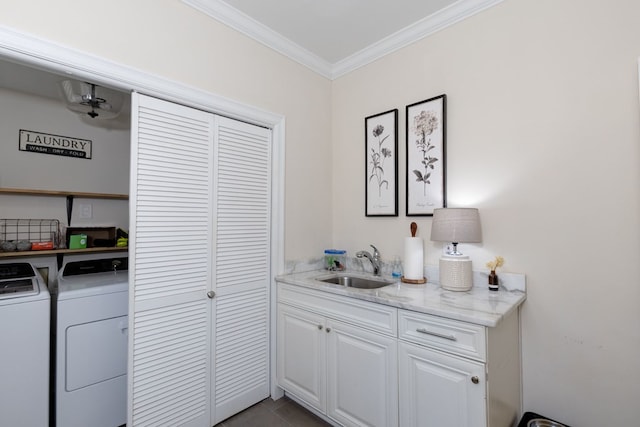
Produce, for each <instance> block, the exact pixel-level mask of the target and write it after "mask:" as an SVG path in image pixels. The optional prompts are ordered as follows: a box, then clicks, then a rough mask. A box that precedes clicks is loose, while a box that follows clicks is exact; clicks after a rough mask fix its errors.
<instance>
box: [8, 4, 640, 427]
mask: <svg viewBox="0 0 640 427" xmlns="http://www.w3.org/2000/svg"><path fill="white" fill-rule="evenodd" d="M3 3H6V4H3V5H2V15H1V16H0V25H6V26H8V27H12V28H15V29H18V30H21V31H24V32H27V33H30V34H33V35H35V36H40V37H44V38H47V39H50V40H54V41H56V42H58V43H61V44H64V45H68V46H72V47H75V48H78V49H80V50H82V51H87V52H92V53H93V54H95V55H98V56H100V57H104V58H107V59H110V60H113V61H115V62H118V63H122V64H125V65H128V66H132V67H136V68H139V69H141V70H144V71H147V72H151V73H153V74H157V75H161V76H164V77H168V78H171V79H174V80H178V81H181V82H184V83H187V84H189V85H192V86H195V87H199V88H202V89H204V90H207V91H210V92H213V93H216V94H219V95H223V96H226V97H229V98H232V99H234V100H237V101H240V102H245V103H247V104H251V105H254V106H257V107H260V108H264V109H266V110H269V111H273V112H276V113H280V114H283V115H284V116H286V123H287V138H286V140H287V147H286V150H287V151H286V153H287V154H286V155H287V157H286V221H287V222H286V229H285V232H286V241H285V252H286V253H285V257H286V258H287V259H305V258H308V257H312V256H317V254H318V253H320V251H321V250H322V249H323V248H325V247H327V246H329V245H331V246H338V247H344V248H346V249H348V250H349V252H350V253H352V254H353V253H354V252H355V251H356V250H358V249H362V248H364V247H366V246H367V245H368V244H369V243H374V244H377V246H378V247H379V248H380V250H381V252H382V254H383V256H384V257H390V256H392V255H394V254H399V255H401V251H402V246H401V245H402V237H404V236H406V235H408V233H409V230H408V229H409V223H410V222H411V220H412V219H411V218H407V217H405V216H404V213H403V212H404V182H403V179H402V178H401V180H400V212H401V214H400V216H399V217H398V218H365V217H364V195H363V192H364V185H363V184H364V182H363V181H364V174H365V171H364V159H363V155H364V153H363V145H364V143H363V133H364V131H363V125H364V122H363V119H364V117H365V116H368V115H371V114H375V113H378V112H382V111H386V110H388V109H391V108H398V109H399V110H400V114H399V119H400V126H399V131H400V132H399V138H400V141H399V142H400V146H401V149H400V153H399V154H400V159H401V161H400V176H401V177H402V176H403V174H404V166H403V163H404V106H405V105H407V104H410V103H413V102H416V101H419V100H422V99H426V98H428V97H432V96H435V95H439V94H441V93H446V94H447V96H448V102H449V108H448V116H449V121H448V160H447V167H448V171H449V173H448V198H449V204H450V206H466V205H469V206H476V207H478V208H480V211H481V216H482V222H483V232H484V242H483V243H482V244H481V245H465V246H463V247H462V249H463V250H464V251H466V252H467V253H469V254H470V255H471V256H472V258H473V260H474V262H475V266H476V268H482V266H483V264H484V262H485V261H486V260H488V259H489V258H490V257H492V256H493V255H496V254H500V255H503V256H504V257H505V259H506V264H505V270H506V271H514V272H522V273H526V275H527V281H528V299H527V302H526V303H525V305H524V308H523V311H522V315H523V318H522V329H523V352H524V357H523V359H524V367H523V368H524V372H523V375H524V405H525V406H524V409H525V410H534V411H539V412H541V413H544V414H546V415H549V416H552V417H555V418H558V419H560V420H563V421H565V422H567V423H569V424H571V425H576V426H578V425H579V426H583V427H588V426H599V425H612V426H613V425H616V426H617V425H620V426H622V425H635V424H637V417H638V416H640V410H639V409H638V405H637V401H638V396H640V373H639V372H638V369H637V367H638V361H639V360H640V327H639V325H640V308H639V306H638V304H639V302H640V285H639V283H640V263H639V262H638V260H639V259H640V224H639V222H640V221H639V220H638V219H639V218H640V172H639V171H640V168H639V167H638V162H639V161H640V148H639V140H640V120H639V109H638V70H637V59H638V57H639V56H640V45H639V44H638V40H640V25H638V20H637V17H638V16H640V4H639V3H638V2H637V1H636V0H617V1H616V2H615V3H614V4H612V3H611V2H602V1H596V0H588V1H578V0H565V1H563V2H557V1H550V0H542V1H534V0H506V1H505V2H504V3H502V4H500V5H499V6H496V7H494V8H492V9H490V10H488V11H486V12H483V13H481V14H479V15H477V16H475V17H473V18H470V19H468V20H466V21H463V22H461V23H459V24H457V25H456V26H454V27H452V28H449V29H447V30H444V31H441V32H439V33H437V34H436V35H434V36H432V37H430V38H428V39H426V40H424V41H421V42H419V43H416V44H414V45H412V46H409V47H407V48H405V49H403V50H401V51H399V52H396V53H394V54H392V55H389V56H387V57H385V58H383V59H381V60H379V61H377V62H375V63H373V64H371V65H369V66H367V67H364V68H362V69H359V70H357V71H355V72H353V73H351V74H348V75H346V76H344V77H342V78H340V79H338V80H336V81H335V82H333V83H331V82H329V81H327V80H326V79H324V78H322V77H319V76H317V75H315V74H314V73H312V72H311V71H309V70H307V69H305V68H304V67H302V66H300V65H298V64H296V63H293V62H291V61H290V60H287V59H286V58H284V57H282V56H281V55H279V54H277V53H275V52H273V51H271V50H269V49H267V48H265V47H263V46H262V45H260V44H258V43H256V42H254V41H252V40H249V39H247V38H246V37H244V36H241V35H239V34H238V33H236V32H234V31H232V30H230V29H228V28H226V27H224V26H222V25H219V24H218V23H217V22H216V21H213V20H211V19H209V18H207V17H205V16H204V15H201V14H199V13H198V12H196V11H194V10H192V9H190V8H189V7H187V6H184V5H182V4H181V3H180V2H178V1H171V2H169V1H162V2H157V1H150V0H147V1H135V2H131V1H128V0H116V1H112V2H104V3H95V4H92V5H91V7H87V6H86V2H83V1H80V0H74V1H71V0H68V1H57V2H48V1H39V2H37V3H38V4H37V6H34V4H33V2H8V1H5V2H3ZM35 10H37V13H35V12H34V11H35ZM95 20H98V21H99V22H102V23H103V25H101V26H102V27H105V26H106V28H107V29H108V31H99V32H90V31H89V27H88V26H87V25H86V23H88V22H94V21H95ZM331 141H332V144H333V146H332V145H331ZM332 214H333V218H332ZM417 222H418V224H419V227H420V234H421V235H422V236H423V237H425V239H426V240H428V235H429V227H430V220H429V219H428V218H419V219H417ZM439 251H440V248H439V247H436V246H435V245H432V244H430V243H428V244H427V254H426V261H427V262H428V263H430V264H435V263H436V262H437V258H438V254H439Z"/></svg>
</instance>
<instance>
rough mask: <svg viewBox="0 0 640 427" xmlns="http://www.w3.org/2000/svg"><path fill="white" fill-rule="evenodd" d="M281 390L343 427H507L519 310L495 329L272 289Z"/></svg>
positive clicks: (513, 416) (511, 417) (516, 390)
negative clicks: (276, 307)
mask: <svg viewBox="0 0 640 427" xmlns="http://www.w3.org/2000/svg"><path fill="white" fill-rule="evenodd" d="M277 299H278V325H277V380H278V385H279V386H280V387H282V388H283V389H284V390H285V391H286V392H288V393H290V394H291V395H293V396H295V397H296V398H298V399H299V400H301V401H303V402H305V403H306V404H307V405H309V406H311V407H313V408H315V409H316V410H317V411H318V412H319V413H322V414H324V415H326V416H328V417H330V418H331V419H332V420H333V421H335V422H336V423H338V424H339V425H344V426H385V427H387V426H389V427H394V426H398V425H399V426H401V427H405V426H407V427H409V426H411V427H432V426H433V427H440V426H446V427H488V426H490V427H508V426H512V425H515V424H517V420H518V415H519V412H520V406H521V404H520V395H521V392H520V349H519V326H518V312H517V310H514V311H513V312H512V313H511V314H509V315H508V316H507V317H505V318H504V319H502V320H501V321H500V323H499V324H498V325H497V326H496V327H485V326H480V325H476V324H473V323H468V322H463V321H459V320H453V319H449V318H445V317H440V316H433V315H428V314H424V313H419V312H414V311H410V310H404V309H396V308H394V307H390V306H387V305H384V304H377V303H372V302H367V301H362V300H358V299H356V298H350V297H346V296H341V295H335V294H332V293H330V292H322V291H317V290H315V289H310V288H307V287H304V286H295V285H291V284H287V283H279V284H278V297H277Z"/></svg>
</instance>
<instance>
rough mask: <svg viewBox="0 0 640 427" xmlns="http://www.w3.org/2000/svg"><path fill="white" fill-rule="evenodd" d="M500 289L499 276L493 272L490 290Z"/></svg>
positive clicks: (490, 277)
mask: <svg viewBox="0 0 640 427" xmlns="http://www.w3.org/2000/svg"><path fill="white" fill-rule="evenodd" d="M499 288H500V285H499V281H498V275H497V274H496V271H495V270H491V273H489V290H490V291H497V290H498V289H499Z"/></svg>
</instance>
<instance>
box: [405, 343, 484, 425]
mask: <svg viewBox="0 0 640 427" xmlns="http://www.w3.org/2000/svg"><path fill="white" fill-rule="evenodd" d="M398 353H399V376H400V378H399V384H400V394H399V396H400V425H401V426H403V427H404V426H415V427H429V426H447V427H485V426H486V402H485V400H486V383H485V368H484V364H482V363H479V362H474V361H471V360H467V359H463V358H460V357H456V356H452V355H448V354H446V353H441V352H439V351H434V350H430V349H427V348H424V347H419V346H416V345H413V344H408V343H404V342H400V344H399V352H398Z"/></svg>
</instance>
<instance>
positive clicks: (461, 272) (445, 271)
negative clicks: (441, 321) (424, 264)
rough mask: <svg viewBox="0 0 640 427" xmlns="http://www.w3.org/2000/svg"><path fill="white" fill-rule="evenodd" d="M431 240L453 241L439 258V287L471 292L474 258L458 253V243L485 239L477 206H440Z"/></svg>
mask: <svg viewBox="0 0 640 427" xmlns="http://www.w3.org/2000/svg"><path fill="white" fill-rule="evenodd" d="M431 240H432V241H435V242H448V243H451V246H452V247H451V248H450V250H449V251H448V252H447V254H446V255H443V256H442V257H441V258H440V286H442V288H443V289H446V290H449V291H468V290H469V289H471V287H472V286H473V272H472V270H471V260H470V259H469V257H468V256H465V255H463V254H462V253H460V252H458V243H479V242H481V241H482V232H481V230H480V215H479V213H478V209H475V208H440V209H435V210H434V211H433V222H432V223H431Z"/></svg>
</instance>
